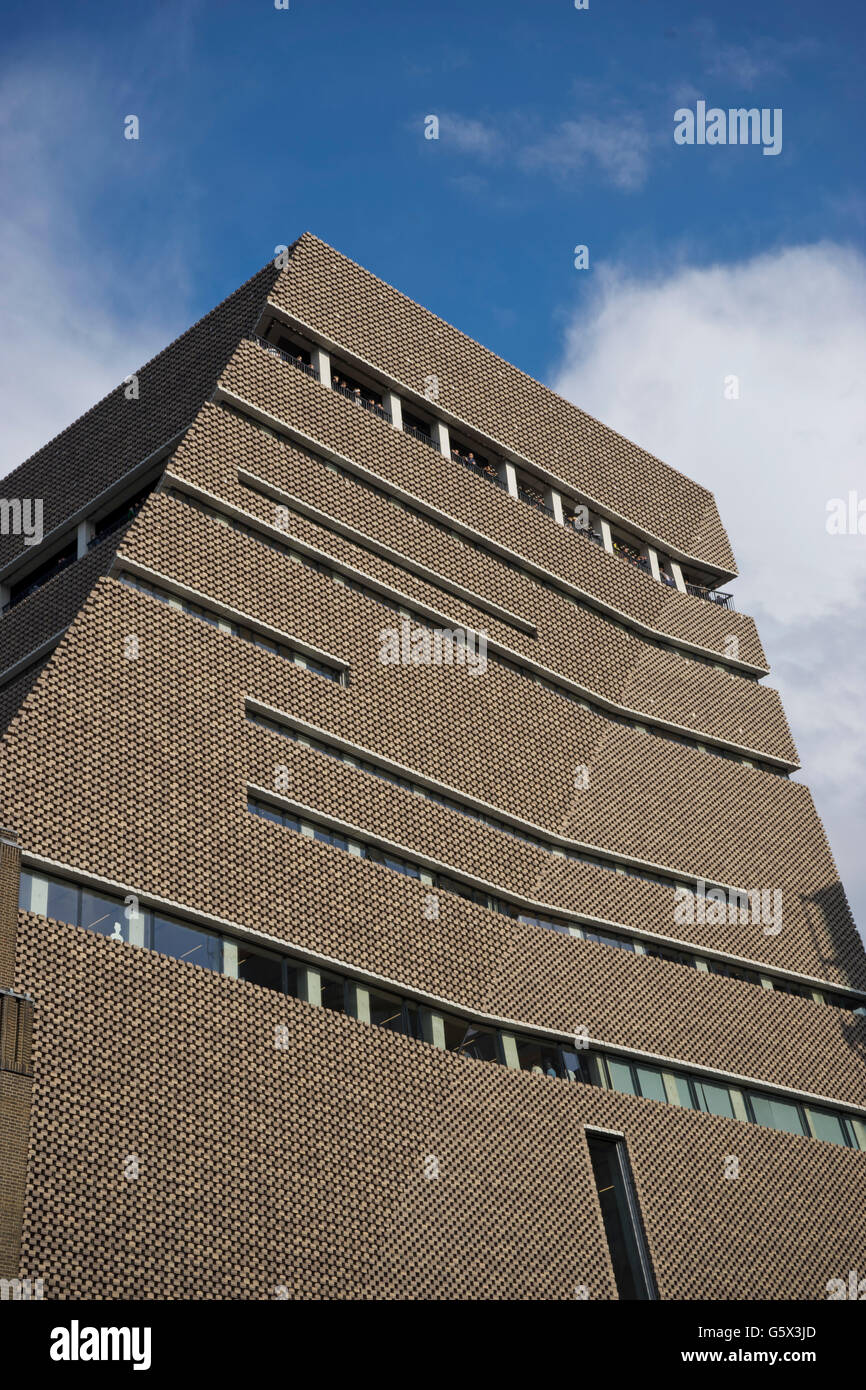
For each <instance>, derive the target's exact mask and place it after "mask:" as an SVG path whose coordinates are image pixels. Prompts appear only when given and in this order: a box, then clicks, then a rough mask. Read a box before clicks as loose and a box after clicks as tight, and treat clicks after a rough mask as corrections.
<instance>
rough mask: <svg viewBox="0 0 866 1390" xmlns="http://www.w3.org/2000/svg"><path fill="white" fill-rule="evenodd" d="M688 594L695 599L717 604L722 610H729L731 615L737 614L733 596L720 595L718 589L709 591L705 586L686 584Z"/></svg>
mask: <svg viewBox="0 0 866 1390" xmlns="http://www.w3.org/2000/svg"><path fill="white" fill-rule="evenodd" d="M686 593H687V594H692V596H693V597H694V598H702V599H704V600H705V602H707V603H716V604H718V606H719V607H720V608H727V609H728V611H729V612H730V613H735V612H736V609H735V608H734V596H733V594H720V593H719V591H718V589H707V588H705V587H704V585H703V584H689V583H688V582H686Z"/></svg>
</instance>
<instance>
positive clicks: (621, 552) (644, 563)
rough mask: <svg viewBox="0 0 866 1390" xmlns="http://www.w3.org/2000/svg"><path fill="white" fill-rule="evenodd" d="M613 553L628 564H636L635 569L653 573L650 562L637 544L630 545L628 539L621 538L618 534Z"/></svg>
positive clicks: (614, 539)
mask: <svg viewBox="0 0 866 1390" xmlns="http://www.w3.org/2000/svg"><path fill="white" fill-rule="evenodd" d="M613 553H614V555H618V556H619V558H620V559H621V560H625V561H626V562H627V564H629V565H634V567H635V569H639V570H643V572H644V574H652V569H651V568H650V562H649V560H648V559H647V558H646V556H644V555H641V553H640V551H639V550H638V549H636V547H635V546H633V545H629V543H628V541H623V540H620V539H619V537H618V536H614V538H613Z"/></svg>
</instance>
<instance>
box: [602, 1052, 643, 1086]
mask: <svg viewBox="0 0 866 1390" xmlns="http://www.w3.org/2000/svg"><path fill="white" fill-rule="evenodd" d="M607 1069H608V1072H609V1074H610V1084H611V1086H612V1087H613V1089H614V1090H615V1091H622V1092H623V1093H624V1094H625V1095H627V1096H634V1095H637V1091H636V1090H635V1085H634V1080H633V1078H632V1074H631V1067H630V1066H629V1064H628V1062H619V1061H617V1059H616V1058H615V1057H608V1059H607Z"/></svg>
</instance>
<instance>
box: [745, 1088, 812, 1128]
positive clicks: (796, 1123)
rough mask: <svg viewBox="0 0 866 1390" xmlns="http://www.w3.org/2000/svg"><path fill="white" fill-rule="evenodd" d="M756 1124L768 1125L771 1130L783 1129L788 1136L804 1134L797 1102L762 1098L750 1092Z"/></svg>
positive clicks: (768, 1097)
mask: <svg viewBox="0 0 866 1390" xmlns="http://www.w3.org/2000/svg"><path fill="white" fill-rule="evenodd" d="M749 1100H750V1102H751V1106H752V1113H753V1114H754V1116H755V1124H758V1125H767V1127H768V1128H769V1129H781V1130H783V1131H784V1132H785V1133H786V1134H803V1133H804V1132H805V1131H804V1129H803V1121H802V1118H801V1116H800V1107H799V1106H798V1105H797V1104H796V1102H795V1101H791V1100H781V1099H780V1098H779V1097H778V1096H762V1095H758V1094H757V1093H756V1092H755V1091H750V1092H749Z"/></svg>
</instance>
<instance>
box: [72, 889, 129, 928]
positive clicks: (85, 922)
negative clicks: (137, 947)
mask: <svg viewBox="0 0 866 1390" xmlns="http://www.w3.org/2000/svg"><path fill="white" fill-rule="evenodd" d="M80 925H81V926H82V927H84V928H85V929H86V930H87V931H98V932H100V933H101V935H102V936H113V937H115V938H116V939H117V940H120V941H128V940H129V920H128V918H127V916H126V909H125V907H124V905H123V904H122V903H120V902H118V900H117V898H110V897H107V896H106V895H105V894H103V893H91V891H90V889H89V888H83V889H82V890H81V920H80Z"/></svg>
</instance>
